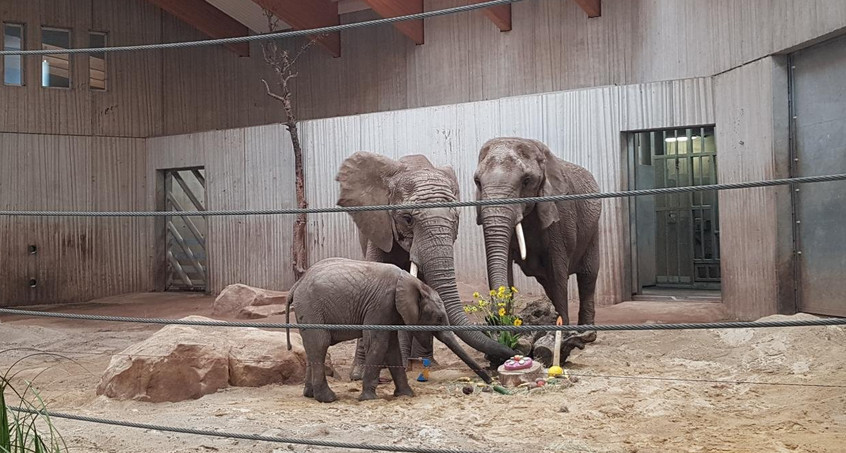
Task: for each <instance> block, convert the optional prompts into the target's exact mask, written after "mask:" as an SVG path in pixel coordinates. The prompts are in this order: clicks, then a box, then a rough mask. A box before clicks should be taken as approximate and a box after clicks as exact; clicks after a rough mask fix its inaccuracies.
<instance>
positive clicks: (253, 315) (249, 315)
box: [237, 305, 287, 319]
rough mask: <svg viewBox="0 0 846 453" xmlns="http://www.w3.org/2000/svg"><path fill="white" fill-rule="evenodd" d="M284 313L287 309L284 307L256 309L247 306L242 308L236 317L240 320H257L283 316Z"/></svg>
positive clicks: (268, 306)
mask: <svg viewBox="0 0 846 453" xmlns="http://www.w3.org/2000/svg"><path fill="white" fill-rule="evenodd" d="M286 311H287V307H286V306H285V305H261V306H258V307H254V306H249V307H244V308H242V309H241V311H240V312H238V316H237V317H238V318H240V319H259V318H267V317H270V316H275V315H284V314H285V312H286Z"/></svg>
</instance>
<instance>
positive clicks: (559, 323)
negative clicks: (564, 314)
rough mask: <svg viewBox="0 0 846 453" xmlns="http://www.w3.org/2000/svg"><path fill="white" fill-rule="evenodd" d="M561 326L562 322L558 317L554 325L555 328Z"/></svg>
mask: <svg viewBox="0 0 846 453" xmlns="http://www.w3.org/2000/svg"><path fill="white" fill-rule="evenodd" d="M562 324H564V321H562V320H561V317H560V316H559V317H558V319H557V320H556V321H555V325H556V326H560V325H562Z"/></svg>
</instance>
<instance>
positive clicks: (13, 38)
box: [3, 24, 24, 86]
mask: <svg viewBox="0 0 846 453" xmlns="http://www.w3.org/2000/svg"><path fill="white" fill-rule="evenodd" d="M23 48H24V26H23V24H3V49H4V50H23ZM3 63H4V64H3V83H4V84H6V85H17V86H22V85H23V84H24V68H23V55H5V56H4V57H3Z"/></svg>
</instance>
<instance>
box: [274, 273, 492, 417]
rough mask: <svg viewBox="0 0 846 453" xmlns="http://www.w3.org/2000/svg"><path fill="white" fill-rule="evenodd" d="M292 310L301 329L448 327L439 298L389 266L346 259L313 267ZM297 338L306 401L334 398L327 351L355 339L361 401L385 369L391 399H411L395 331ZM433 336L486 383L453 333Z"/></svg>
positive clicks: (305, 333)
mask: <svg viewBox="0 0 846 453" xmlns="http://www.w3.org/2000/svg"><path fill="white" fill-rule="evenodd" d="M292 308H293V311H294V313H295V314H296V318H297V323H299V324H355V325H366V324H367V325H379V324H384V325H401V324H408V325H441V326H445V325H448V321H447V314H446V309H445V308H444V304H443V301H442V300H441V298H440V296H439V295H438V293H437V292H435V291H434V290H433V289H432V288H430V287H429V286H427V285H426V284H425V283H423V282H422V281H420V280H419V279H417V278H414V277H412V276H411V274H409V273H408V272H406V271H404V270H402V269H400V268H398V267H396V266H394V265H391V264H384V263H375V262H368V261H357V260H349V259H345V258H328V259H324V260H321V261H319V262H317V263H315V264H314V265H313V266H311V268H309V270H308V271H306V273H305V274H304V275H303V277H302V278H301V279H300V280H299V281H298V282H297V283H296V284H294V286H293V287H292V288H291V292H290V294H289V296H288V313H290V312H291V309H292ZM289 333H290V332H289ZM420 333H421V332H414V333H412V334H413V335H414V336H419V334H420ZM300 335H301V336H302V339H303V347H304V348H305V352H306V356H307V358H308V364H307V367H306V378H305V386H304V389H303V395H304V396H306V397H309V398H314V399H316V400H317V401H320V402H323V403H328V402H332V401H335V400H336V399H337V396H336V395H335V392H333V391H332V389H330V388H329V385H328V383H327V381H326V370H325V367H324V364H325V362H326V351H327V349H328V348H329V346H331V345H334V344H337V343H340V342H342V341H349V340H353V339H357V338H360V339H362V341H361V343H362V345H363V347H364V350H365V356H364V364H363V368H364V374H363V389H362V392H361V396H360V397H359V399H360V400H371V399H375V398H376V386H377V384H378V383H379V371H380V369H381V368H382V367H385V366H387V367H389V369H390V371H391V377H392V378H393V381H394V385H395V391H394V395H395V396H414V392H413V391H412V390H411V387H410V386H409V385H408V378H407V377H406V374H405V368H404V365H403V363H402V359H401V356H400V347H399V340H398V338H397V332H388V331H370V330H368V331H360V330H358V331H353V330H302V331H301V332H300ZM430 335H431V333H430ZM434 336H435V337H436V338H437V339H438V340H440V341H442V342H443V343H444V344H446V345H447V347H449V348H450V350H451V351H452V352H454V353H455V354H456V355H457V356H458V357H459V358H460V359H461V360H463V361H464V363H466V364H467V365H468V366H469V367H470V369H472V370H474V371H475V372H476V374H478V375H479V376H480V377H481V378H482V379H484V380H485V382H488V383H490V381H491V379H490V377H489V376H488V375H487V373H485V372H484V371H483V370H482V369H481V367H480V366H479V365H478V364H477V363H476V362H475V361H474V360H473V359H472V358H471V357H470V356H469V355H468V354H467V352H466V351H465V350H464V349H463V348H462V347H461V346H460V345H459V343H458V341H457V340H456V337H455V336H454V335H453V334H452V332H436V333H435V334H434ZM290 347H291V346H290V336H289V340H288V348H289V349H290Z"/></svg>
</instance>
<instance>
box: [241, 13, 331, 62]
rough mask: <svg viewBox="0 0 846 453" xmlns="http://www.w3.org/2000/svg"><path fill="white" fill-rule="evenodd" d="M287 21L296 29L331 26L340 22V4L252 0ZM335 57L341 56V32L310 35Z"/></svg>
mask: <svg viewBox="0 0 846 453" xmlns="http://www.w3.org/2000/svg"><path fill="white" fill-rule="evenodd" d="M252 1H253V2H255V3H256V4H257V5H259V6H261V7H262V8H264V9H266V10H268V11H270V12H272V13H273V15H275V16H276V17H278V18H279V19H281V20H283V21H285V22H286V23H287V24H289V25H290V26H291V28H293V29H294V30H307V29H309V28H319V27H330V26H333V25H338V24H340V23H341V22H340V18H339V17H338V4H337V3H336V2H333V1H332V0H252ZM310 38H311V39H313V40H315V41H317V42H318V43H319V44H320V45H321V46H323V47H324V48H325V49H326V50H328V51H329V53H331V54H332V56H334V57H340V56H341V33H340V32H334V33H328V34H326V35H321V36H310Z"/></svg>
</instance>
